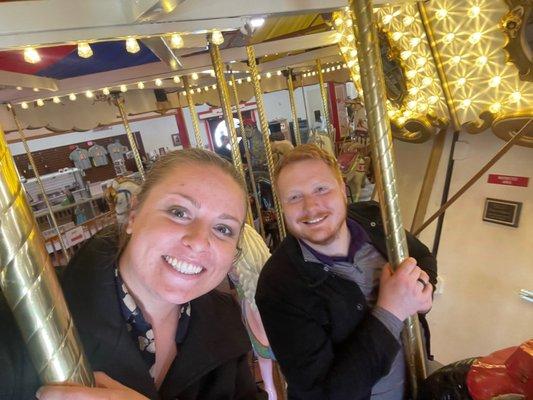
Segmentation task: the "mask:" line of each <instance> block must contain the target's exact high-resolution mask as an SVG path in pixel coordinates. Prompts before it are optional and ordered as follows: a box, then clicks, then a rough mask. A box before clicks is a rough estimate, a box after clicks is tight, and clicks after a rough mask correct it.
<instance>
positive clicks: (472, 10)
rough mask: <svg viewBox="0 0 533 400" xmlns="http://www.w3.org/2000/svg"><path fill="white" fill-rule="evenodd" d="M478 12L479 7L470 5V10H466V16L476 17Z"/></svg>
mask: <svg viewBox="0 0 533 400" xmlns="http://www.w3.org/2000/svg"><path fill="white" fill-rule="evenodd" d="M480 12H481V8H480V7H479V6H472V7H471V8H470V10H468V16H469V17H470V18H476V17H477V16H478V15H479V13H480Z"/></svg>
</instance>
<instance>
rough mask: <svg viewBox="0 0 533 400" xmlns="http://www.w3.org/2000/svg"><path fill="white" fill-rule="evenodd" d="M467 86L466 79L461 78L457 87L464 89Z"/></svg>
mask: <svg viewBox="0 0 533 400" xmlns="http://www.w3.org/2000/svg"><path fill="white" fill-rule="evenodd" d="M465 84H466V78H465V77H461V78H459V79H457V86H459V87H463V86H464V85H465Z"/></svg>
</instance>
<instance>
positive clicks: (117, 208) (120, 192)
mask: <svg viewBox="0 0 533 400" xmlns="http://www.w3.org/2000/svg"><path fill="white" fill-rule="evenodd" d="M140 191H141V185H139V184H138V183H137V182H136V181H134V180H133V179H130V178H123V177H118V178H116V179H114V180H113V182H112V183H111V185H110V186H108V187H107V189H106V191H105V194H104V195H105V199H106V200H107V202H108V204H109V208H110V209H111V211H114V212H115V214H116V216H117V222H118V224H119V225H122V224H124V223H126V222H127V221H128V214H129V212H130V209H131V202H132V200H133V197H134V196H136V195H137V194H138V193H139V192H140Z"/></svg>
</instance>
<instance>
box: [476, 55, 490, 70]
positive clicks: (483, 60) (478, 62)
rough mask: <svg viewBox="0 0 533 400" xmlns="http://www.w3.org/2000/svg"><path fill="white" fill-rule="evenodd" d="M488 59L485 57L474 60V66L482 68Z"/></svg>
mask: <svg viewBox="0 0 533 400" xmlns="http://www.w3.org/2000/svg"><path fill="white" fill-rule="evenodd" d="M488 60H489V59H488V58H487V56H479V57H478V58H477V59H476V65H477V66H478V67H483V66H484V65H485V64H487V62H488Z"/></svg>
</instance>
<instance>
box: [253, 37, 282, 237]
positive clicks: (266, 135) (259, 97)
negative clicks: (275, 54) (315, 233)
mask: <svg viewBox="0 0 533 400" xmlns="http://www.w3.org/2000/svg"><path fill="white" fill-rule="evenodd" d="M246 53H247V54H248V65H249V67H250V74H251V75H252V84H253V86H254V94H255V101H256V102H257V112H258V113H259V122H260V124H261V134H262V135H263V142H264V145H265V153H266V159H267V168H268V175H269V176H270V182H272V187H274V160H273V159H272V148H271V146H270V129H269V128H268V121H267V118H266V114H265V105H264V103H263V93H262V92H261V83H260V82H259V78H258V74H259V72H258V71H257V64H256V62H255V50H254V48H253V46H246ZM272 196H273V197H274V207H275V208H276V216H277V221H278V229H279V237H280V240H283V239H284V238H285V221H284V220H283V212H282V210H281V204H280V202H279V199H278V195H277V194H276V191H275V190H272Z"/></svg>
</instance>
